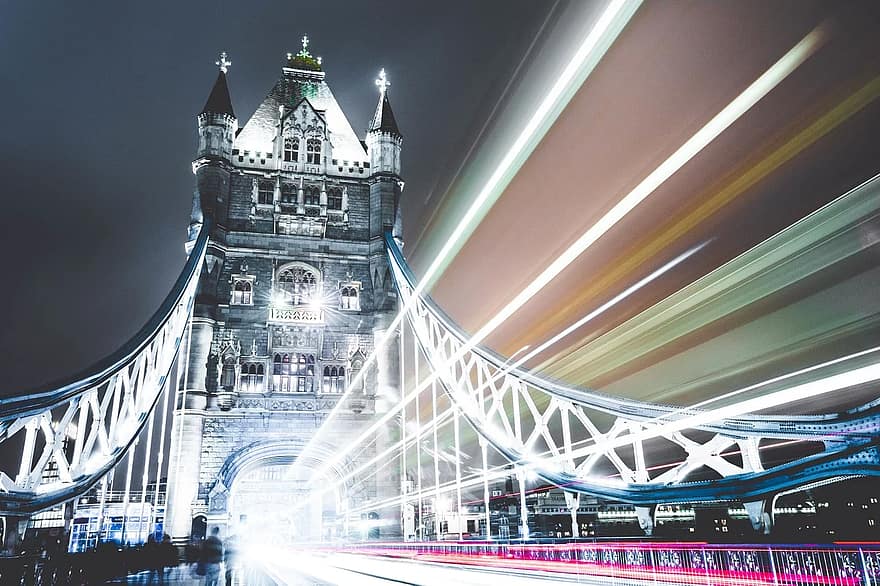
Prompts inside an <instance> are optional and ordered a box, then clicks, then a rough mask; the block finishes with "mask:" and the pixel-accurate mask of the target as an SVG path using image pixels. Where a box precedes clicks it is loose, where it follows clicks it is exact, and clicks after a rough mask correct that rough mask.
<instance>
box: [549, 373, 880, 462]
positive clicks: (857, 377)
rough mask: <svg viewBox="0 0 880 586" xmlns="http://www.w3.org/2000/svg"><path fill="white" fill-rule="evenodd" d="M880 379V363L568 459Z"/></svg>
mask: <svg viewBox="0 0 880 586" xmlns="http://www.w3.org/2000/svg"><path fill="white" fill-rule="evenodd" d="M878 379H880V363H877V364H871V365H869V366H863V367H861V368H856V369H854V370H851V371H848V372H843V373H840V374H835V375H832V376H828V377H825V378H822V379H819V380H815V381H811V382H807V383H802V384H799V385H795V386H793V387H790V388H788V389H783V390H780V391H776V392H773V393H770V394H768V395H764V396H761V397H754V398H752V399H747V400H745V401H740V402H739V403H734V404H733V405H727V406H725V407H719V408H718V409H713V410H711V411H704V412H702V413H698V414H696V415H691V416H689V417H685V418H683V419H679V420H678V421H672V422H669V423H665V424H663V425H659V426H657V427H656V428H654V429H652V430H651V431H640V432H636V433H630V434H628V435H625V436H620V437H617V438H614V439H613V440H605V441H602V442H597V443H596V444H595V445H594V446H591V447H589V448H584V449H581V450H575V451H572V452H571V453H570V454H568V455H567V456H565V457H567V458H579V457H581V456H587V455H590V454H593V453H597V452H604V451H607V450H609V449H612V448H618V447H622V446H625V445H629V444H632V443H634V442H640V441H644V440H648V439H652V438H655V437H658V436H661V435H669V434H672V433H675V432H677V431H683V430H685V429H692V428H696V427H702V426H705V425H707V424H709V423H713V422H716V421H721V420H723V419H729V418H732V417H738V416H740V415H745V414H747V413H756V412H758V411H764V410H766V409H772V408H774V407H779V406H780V405H785V404H787V403H794V402H797V401H802V400H805V399H811V398H814V397H818V396H820V395H825V394H828V393H832V392H835V391H839V390H841V389H845V388H848V387H853V386H856V385H860V384H865V383H868V382H873V381H876V380H878ZM558 459H560V457H554V458H551V460H558Z"/></svg>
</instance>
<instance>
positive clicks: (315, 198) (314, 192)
mask: <svg viewBox="0 0 880 586" xmlns="http://www.w3.org/2000/svg"><path fill="white" fill-rule="evenodd" d="M305 200H306V201H305V203H306V205H308V206H316V205H319V204H320V203H321V191H320V190H319V189H318V187H317V186H316V185H310V186H308V187H307V188H306V193H305Z"/></svg>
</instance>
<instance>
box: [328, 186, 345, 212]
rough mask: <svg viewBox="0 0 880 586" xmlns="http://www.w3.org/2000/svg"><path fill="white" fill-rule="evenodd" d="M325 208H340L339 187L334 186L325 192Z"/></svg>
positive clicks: (340, 193)
mask: <svg viewBox="0 0 880 586" xmlns="http://www.w3.org/2000/svg"><path fill="white" fill-rule="evenodd" d="M327 209H331V210H342V190H341V189H339V188H336V187H334V188H332V189H331V190H330V191H329V192H328V193H327Z"/></svg>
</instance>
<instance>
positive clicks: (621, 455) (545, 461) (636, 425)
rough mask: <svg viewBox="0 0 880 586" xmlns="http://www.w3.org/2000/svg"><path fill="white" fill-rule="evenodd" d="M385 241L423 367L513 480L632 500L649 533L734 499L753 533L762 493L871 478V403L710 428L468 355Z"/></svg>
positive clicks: (763, 512)
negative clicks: (666, 515) (667, 518)
mask: <svg viewBox="0 0 880 586" xmlns="http://www.w3.org/2000/svg"><path fill="white" fill-rule="evenodd" d="M876 183H877V180H873V181H871V182H869V184H866V185H864V186H862V187H861V188H859V189H860V190H861V191H860V192H858V193H856V192H857V191H858V190H854V192H853V193H855V195H854V196H853V197H852V198H851V199H850V200H849V201H842V203H841V204H839V207H842V208H844V209H849V210H850V211H852V210H853V209H856V211H858V212H859V214H861V215H858V217H857V219H853V220H852V222H853V223H852V226H859V225H862V223H863V222H864V221H865V218H866V217H867V218H869V219H876V216H877V208H878V206H877V203H878V199H880V198H878V189H877V185H875V184H876ZM866 190H867V191H866ZM848 195H850V194H848ZM846 197H847V196H844V197H843V198H840V200H839V201H841V200H844V198H846ZM860 206H861V207H860ZM832 211H833V210H832ZM847 221H850V220H847ZM852 226H850V227H852ZM385 241H386V247H387V250H388V258H389V262H390V264H391V267H392V269H393V275H394V278H395V280H396V284H397V288H398V292H399V294H400V296H401V299H402V302H403V304H404V306H405V307H410V311H409V312H408V316H409V321H410V324H411V326H412V329H413V331H414V333H415V336H414V337H415V339H416V343H417V344H418V345H419V347H420V348H421V350H422V352H423V354H424V356H425V359H426V361H427V362H428V364H429V365H430V367H431V368H432V370H433V371H434V375H435V376H436V377H437V380H438V381H439V383H440V384H441V385H442V387H443V388H444V390H445V392H446V393H447V395H448V396H449V398H450V400H451V401H452V403H453V405H454V406H455V408H456V409H457V410H458V411H460V413H461V415H462V416H463V417H464V418H465V419H466V420H467V421H468V422H469V424H470V425H471V426H473V428H474V429H475V430H476V431H477V432H478V434H479V435H480V436H481V443H488V444H490V445H491V446H492V447H493V448H494V449H495V450H497V451H498V452H499V453H500V454H502V455H503V456H504V457H505V458H506V459H507V460H509V461H510V462H511V463H513V464H514V465H515V467H516V469H517V474H518V475H521V474H525V473H526V472H529V473H533V474H536V475H538V476H540V477H541V478H543V479H544V480H545V481H547V482H549V483H552V484H554V485H556V486H559V487H562V488H563V489H564V490H566V491H568V492H570V493H574V494H575V495H576V494H588V495H593V496H597V497H602V498H607V499H612V500H615V501H621V502H625V503H630V504H633V505H635V506H636V512H637V514H638V516H639V522H640V524H641V526H642V527H643V529H645V530H646V531H647V532H649V533H650V531H651V530H652V527H653V512H654V511H655V510H656V505H658V504H671V503H697V502H719V501H722V502H723V501H738V502H743V503H744V504H745V506H746V509H747V511H748V512H749V516H750V519H751V521H752V524H753V525H754V526H755V528H756V529H762V528H763V529H764V530H769V526H770V523H771V519H770V517H769V514H768V512H769V511H770V510H772V501H773V497H774V496H778V495H780V494H781V493H784V492H789V491H792V490H794V489H797V488H798V487H806V486H809V485H815V484H818V483H824V482H828V481H829V480H834V479H840V478H846V477H852V476H864V475H880V415H878V412H877V407H876V404H877V403H878V401H874V402H872V403H871V404H868V405H864V406H862V407H859V408H857V409H852V410H850V411H847V412H844V413H831V414H826V415H816V416H791V415H784V414H780V415H776V416H772V415H771V416H768V415H749V414H743V415H737V416H735V417H726V418H722V419H720V420H713V419H711V418H709V419H707V417H706V416H707V411H706V410H701V409H682V408H679V407H673V406H669V405H660V404H649V403H642V402H638V401H633V400H629V399H624V398H619V397H612V396H608V395H603V394H600V393H595V392H589V391H586V390H582V389H578V388H572V387H569V386H566V385H563V384H561V383H559V382H555V381H551V380H546V379H543V378H541V377H539V376H537V375H535V374H534V373H531V372H529V371H527V370H525V369H522V368H516V367H514V368H512V367H511V366H508V365H507V364H508V362H509V361H508V360H507V359H505V358H503V357H501V356H498V355H497V354H495V353H493V352H492V351H490V350H487V349H485V348H480V347H478V346H477V347H472V345H471V344H468V336H467V334H466V333H464V332H463V331H462V330H461V329H460V328H458V327H457V326H456V325H455V324H454V323H453V322H452V321H451V320H450V319H449V318H448V317H447V316H446V315H445V314H444V313H443V311H442V310H441V309H440V308H439V307H438V306H437V305H436V304H435V303H434V302H433V301H432V300H431V299H430V297H428V296H426V295H422V296H420V297H419V298H417V299H413V291H414V290H415V288H416V280H415V278H414V276H413V273H412V271H411V269H410V268H409V266H408V265H407V263H406V260H405V259H404V256H403V254H402V252H401V250H400V248H399V246H398V243H397V242H396V241H395V240H394V238H393V237H392V236H391V234H386V236H385ZM802 252H803V251H802V250H798V251H792V252H791V254H792V255H799V254H801V253H802ZM878 354H880V352H874V353H872V354H871V353H868V354H867V355H864V356H860V357H858V359H857V360H853V361H852V363H847V364H842V365H836V366H835V369H834V372H835V373H837V374H840V373H841V371H843V372H846V369H857V368H865V365H866V364H868V365H869V367H870V368H876V365H877V363H878V361H880V355H878ZM514 366H515V365H514ZM689 421H695V422H696V423H695V424H694V425H688V422H689ZM784 442H805V444H804V448H806V447H807V446H809V448H810V449H809V450H806V449H801V450H800V451H799V454H801V455H799V456H797V455H796V456H792V457H789V458H788V459H786V460H783V461H782V462H779V461H778V454H777V455H775V457H773V458H772V459H771V458H767V457H766V456H765V453H766V452H767V450H765V449H764V448H766V447H772V445H773V444H775V443H784ZM804 454H807V455H804ZM670 455H672V456H670ZM677 460H678V461H677Z"/></svg>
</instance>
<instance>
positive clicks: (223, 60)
mask: <svg viewBox="0 0 880 586" xmlns="http://www.w3.org/2000/svg"><path fill="white" fill-rule="evenodd" d="M227 57H228V55H226V51H223V52H222V53H220V59H218V60H217V61H214V65H216V66H217V67H219V68H220V71H222V72H223V73H226V72H227V71H229V66H230V65H232V61H230V60H229V59H227Z"/></svg>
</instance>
